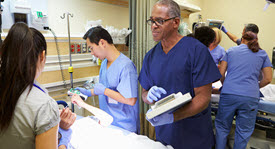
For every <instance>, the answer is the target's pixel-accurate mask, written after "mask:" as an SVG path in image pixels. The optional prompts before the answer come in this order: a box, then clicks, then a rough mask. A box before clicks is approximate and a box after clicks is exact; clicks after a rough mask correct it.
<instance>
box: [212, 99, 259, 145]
mask: <svg viewBox="0 0 275 149" xmlns="http://www.w3.org/2000/svg"><path fill="white" fill-rule="evenodd" d="M258 105H259V99H257V98H252V97H246V96H239V95H233V94H221V96H220V102H219V108H218V114H217V116H216V120H215V127H216V149H225V147H226V142H227V136H228V134H229V132H230V130H231V126H232V121H233V118H234V116H235V115H236V130H235V142H234V149H245V148H246V145H247V143H248V141H249V139H250V136H251V135H252V133H253V131H254V127H255V122H256V115H257V112H258Z"/></svg>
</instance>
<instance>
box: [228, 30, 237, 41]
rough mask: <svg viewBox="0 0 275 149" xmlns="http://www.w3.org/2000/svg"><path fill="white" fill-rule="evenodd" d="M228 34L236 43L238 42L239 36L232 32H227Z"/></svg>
mask: <svg viewBox="0 0 275 149" xmlns="http://www.w3.org/2000/svg"><path fill="white" fill-rule="evenodd" d="M226 35H227V36H228V37H229V38H230V39H231V40H232V41H233V42H235V43H237V40H238V37H237V36H235V35H234V34H231V33H230V32H227V33H226Z"/></svg>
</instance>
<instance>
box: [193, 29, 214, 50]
mask: <svg viewBox="0 0 275 149" xmlns="http://www.w3.org/2000/svg"><path fill="white" fill-rule="evenodd" d="M194 37H195V38H196V39H198V40H199V41H200V42H201V43H203V44H204V45H205V46H207V47H209V45H210V44H211V43H212V42H214V40H215V38H216V33H215V31H214V30H213V29H211V28H210V27H208V26H202V27H199V28H197V29H196V30H195V34H194Z"/></svg>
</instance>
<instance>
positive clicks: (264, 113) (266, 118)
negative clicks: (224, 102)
mask: <svg viewBox="0 0 275 149" xmlns="http://www.w3.org/2000/svg"><path fill="white" fill-rule="evenodd" d="M213 85H214V86H215V85H216V86H219V84H218V85H217V83H215V84H213ZM216 86H215V87H216ZM260 91H261V92H262V94H263V95H264V97H261V98H260V102H259V108H258V114H257V118H256V124H255V129H257V130H261V131H264V133H262V134H261V135H263V134H264V135H265V136H264V137H265V138H264V140H265V144H267V143H268V142H269V141H266V140H270V142H271V144H272V142H274V141H275V140H274V139H275V85H273V84H270V85H267V86H266V87H264V88H261V89H260ZM219 100H220V95H219V94H212V96H211V110H212V115H213V116H215V115H216V114H217V111H218V104H219ZM257 130H255V131H257ZM255 131H254V132H255ZM261 138H263V137H262V136H261ZM251 140H253V137H252V139H251ZM257 140H259V139H258V138H257V139H255V138H254V142H255V141H257ZM274 145H275V144H274ZM269 148H274V147H269Z"/></svg>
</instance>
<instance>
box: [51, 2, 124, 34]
mask: <svg viewBox="0 0 275 149" xmlns="http://www.w3.org/2000/svg"><path fill="white" fill-rule="evenodd" d="M65 12H70V13H73V14H74V17H73V18H70V21H71V23H70V24H71V34H72V35H73V34H77V35H78V34H82V33H85V25H86V22H87V20H98V19H101V20H102V23H103V25H104V26H105V25H109V26H114V27H116V28H119V29H121V28H128V27H129V9H128V8H125V7H121V6H117V5H111V4H106V3H102V2H96V1H93V0H48V16H49V26H50V27H51V28H52V29H53V30H54V31H55V32H56V34H67V21H66V20H62V19H61V18H60V16H61V15H63V13H65Z"/></svg>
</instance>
